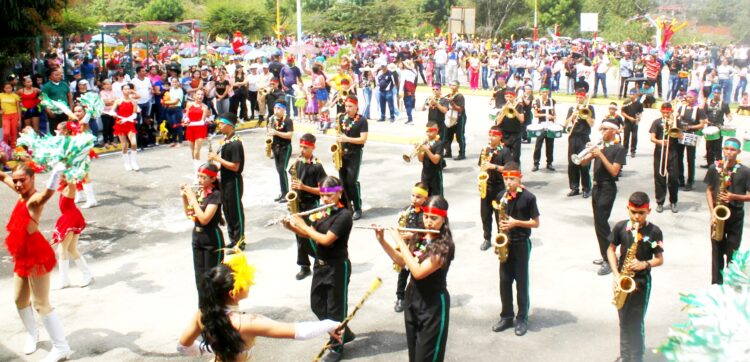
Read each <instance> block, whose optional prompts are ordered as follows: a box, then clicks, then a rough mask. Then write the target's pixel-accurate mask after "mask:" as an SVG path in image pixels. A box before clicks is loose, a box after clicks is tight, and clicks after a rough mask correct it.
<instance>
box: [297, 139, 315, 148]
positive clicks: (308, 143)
mask: <svg viewBox="0 0 750 362" xmlns="http://www.w3.org/2000/svg"><path fill="white" fill-rule="evenodd" d="M299 144H300V145H302V146H307V147H310V148H315V144H314V143H312V142H308V141H305V140H299Z"/></svg>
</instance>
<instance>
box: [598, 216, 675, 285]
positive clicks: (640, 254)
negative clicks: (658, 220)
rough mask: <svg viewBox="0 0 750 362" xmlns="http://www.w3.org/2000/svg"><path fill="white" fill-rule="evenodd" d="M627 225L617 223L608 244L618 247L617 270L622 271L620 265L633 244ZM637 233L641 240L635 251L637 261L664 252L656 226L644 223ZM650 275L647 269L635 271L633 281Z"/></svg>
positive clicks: (661, 237)
mask: <svg viewBox="0 0 750 362" xmlns="http://www.w3.org/2000/svg"><path fill="white" fill-rule="evenodd" d="M628 224H629V222H628V220H622V221H619V222H618V223H617V224H615V227H613V228H612V232H611V233H610V234H609V242H610V244H612V245H615V246H619V247H620V257H619V258H618V259H617V269H619V270H622V264H623V262H624V261H625V257H627V255H628V249H630V246H631V245H633V242H634V239H633V232H632V230H628V228H629V225H628ZM638 233H639V234H640V235H641V238H642V239H641V240H640V241H639V242H638V246H637V247H636V249H635V258H636V259H637V260H640V261H648V260H651V259H652V258H653V257H654V255H656V254H660V253H663V252H664V249H663V243H664V236H663V235H662V233H661V229H659V227H658V226H656V225H654V224H652V223H650V222H649V223H646V225H644V226H643V227H641V228H640V230H639V232H638ZM650 273H651V272H650V271H649V270H648V269H644V270H641V271H637V272H635V279H639V280H643V279H645V278H646V276H648V275H649V274H650Z"/></svg>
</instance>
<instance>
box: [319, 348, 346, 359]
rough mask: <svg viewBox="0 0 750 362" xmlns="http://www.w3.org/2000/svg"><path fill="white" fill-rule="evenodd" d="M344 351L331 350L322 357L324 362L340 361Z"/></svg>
mask: <svg viewBox="0 0 750 362" xmlns="http://www.w3.org/2000/svg"><path fill="white" fill-rule="evenodd" d="M341 357H342V353H341V352H336V351H333V350H329V351H328V353H327V354H326V355H325V356H323V358H322V359H321V361H322V362H339V361H341Z"/></svg>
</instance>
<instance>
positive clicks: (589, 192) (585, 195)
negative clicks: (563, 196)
mask: <svg viewBox="0 0 750 362" xmlns="http://www.w3.org/2000/svg"><path fill="white" fill-rule="evenodd" d="M582 196H583V198H584V199H588V198H589V196H591V191H584V192H583V194H582Z"/></svg>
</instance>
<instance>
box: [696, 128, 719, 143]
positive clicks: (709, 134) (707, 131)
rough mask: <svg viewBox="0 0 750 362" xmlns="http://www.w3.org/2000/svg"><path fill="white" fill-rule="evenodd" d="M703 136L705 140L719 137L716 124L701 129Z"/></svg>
mask: <svg viewBox="0 0 750 362" xmlns="http://www.w3.org/2000/svg"><path fill="white" fill-rule="evenodd" d="M696 136H697V135H696ZM703 137H704V138H705V139H706V141H716V140H718V139H719V138H721V130H720V129H719V127H716V126H708V127H706V128H704V129H703Z"/></svg>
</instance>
